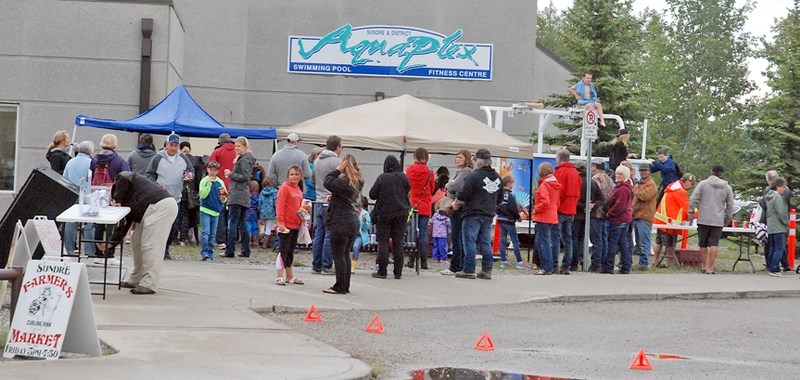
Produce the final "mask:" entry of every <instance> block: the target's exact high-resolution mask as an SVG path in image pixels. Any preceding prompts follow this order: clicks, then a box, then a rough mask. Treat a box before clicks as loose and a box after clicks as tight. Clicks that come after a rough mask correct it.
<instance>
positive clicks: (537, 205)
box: [533, 162, 561, 275]
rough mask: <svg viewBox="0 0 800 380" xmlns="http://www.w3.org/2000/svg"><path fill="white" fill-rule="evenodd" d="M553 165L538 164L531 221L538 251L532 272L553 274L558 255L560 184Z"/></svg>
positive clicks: (547, 163)
mask: <svg viewBox="0 0 800 380" xmlns="http://www.w3.org/2000/svg"><path fill="white" fill-rule="evenodd" d="M553 172H554V170H553V165H551V164H550V163H549V162H544V163H542V164H541V165H539V188H538V189H536V196H535V198H534V203H533V204H534V207H533V221H534V222H536V248H537V250H538V251H539V268H540V269H539V270H538V271H536V272H534V273H533V274H537V275H542V274H553V272H554V271H555V268H554V266H553V265H554V264H553V263H554V262H555V261H554V260H555V259H556V258H557V257H558V251H559V250H560V248H561V246H560V242H559V238H558V237H559V235H558V203H559V199H560V191H561V185H559V184H558V180H556V177H555V176H554V175H553Z"/></svg>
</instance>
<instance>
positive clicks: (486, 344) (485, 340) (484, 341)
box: [474, 331, 494, 351]
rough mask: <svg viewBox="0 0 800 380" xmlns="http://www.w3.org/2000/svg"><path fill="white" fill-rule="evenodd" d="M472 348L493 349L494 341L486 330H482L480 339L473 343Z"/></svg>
mask: <svg viewBox="0 0 800 380" xmlns="http://www.w3.org/2000/svg"><path fill="white" fill-rule="evenodd" d="M474 348H475V349H476V350H481V351H494V342H492V338H490V337H489V333H488V332H487V331H484V332H483V335H481V339H479V340H478V343H475V347H474Z"/></svg>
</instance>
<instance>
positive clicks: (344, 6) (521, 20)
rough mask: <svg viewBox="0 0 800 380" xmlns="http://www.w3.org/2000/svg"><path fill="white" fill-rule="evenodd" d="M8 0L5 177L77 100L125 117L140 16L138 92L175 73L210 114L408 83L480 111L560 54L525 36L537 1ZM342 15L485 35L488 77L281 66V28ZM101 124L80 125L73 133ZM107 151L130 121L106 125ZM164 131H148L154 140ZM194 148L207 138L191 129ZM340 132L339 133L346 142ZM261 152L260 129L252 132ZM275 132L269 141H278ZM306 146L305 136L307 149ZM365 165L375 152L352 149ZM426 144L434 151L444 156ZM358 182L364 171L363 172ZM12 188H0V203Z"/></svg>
mask: <svg viewBox="0 0 800 380" xmlns="http://www.w3.org/2000/svg"><path fill="white" fill-rule="evenodd" d="M149 3H151V2H147V1H141V2H138V3H136V2H133V3H128V2H116V1H58V0H7V1H4V2H3V3H2V5H0V8H1V9H0V35H3V36H11V37H10V38H2V39H0V72H3V73H5V74H4V75H2V76H0V102H8V103H12V104H19V105H20V111H19V118H20V127H19V138H18V145H19V147H18V150H19V154H18V156H17V173H18V176H17V177H18V178H17V181H16V184H17V188H18V187H19V186H20V185H21V184H22V183H23V182H24V178H26V177H27V174H28V173H29V172H30V171H31V170H32V169H33V168H35V167H37V166H41V165H47V162H46V160H45V159H44V151H45V147H46V146H47V144H48V142H49V141H50V139H51V138H52V135H53V133H54V132H55V131H57V130H60V129H67V130H70V131H71V130H72V127H73V121H74V118H75V116H77V115H78V114H88V115H92V116H97V117H103V118H111V119H128V118H131V117H133V116H135V115H136V114H137V113H138V91H139V86H138V84H139V61H140V46H141V29H140V19H141V18H145V17H146V18H152V19H154V25H155V27H154V29H155V30H154V33H153V56H152V61H153V73H152V90H151V103H152V104H155V103H156V102H158V101H159V100H160V99H162V98H163V97H164V96H165V95H166V94H167V93H168V92H169V91H171V90H172V89H173V88H174V87H175V86H176V85H177V84H179V83H184V84H186V86H187V88H188V89H189V91H190V92H191V94H192V96H193V97H194V98H195V100H197V102H198V103H199V104H200V105H201V106H202V107H204V108H205V109H206V111H207V112H208V113H209V114H211V115H212V116H213V117H215V118H216V119H217V120H219V121H220V122H222V123H223V124H226V125H230V126H232V127H236V126H246V127H263V126H276V127H280V126H288V125H292V124H295V123H299V122H301V121H304V120H307V119H310V118H313V117H316V116H319V115H322V114H324V113H327V112H330V111H334V110H336V109H339V108H342V107H349V106H353V105H357V104H362V103H365V102H369V101H374V96H375V93H376V92H383V93H385V96H386V97H393V96H398V95H402V94H410V95H413V96H416V97H419V98H422V99H425V100H428V101H431V102H434V103H436V104H439V105H442V106H445V107H448V108H451V109H453V110H456V111H459V112H462V113H465V114H467V115H471V116H473V117H475V118H476V119H478V120H481V121H485V116H484V114H483V112H482V111H481V110H480V109H479V107H480V106H482V105H501V106H504V105H510V104H512V103H514V102H519V101H534V100H539V99H543V98H545V97H546V96H547V95H548V94H550V93H552V92H555V91H559V92H560V91H563V90H564V88H565V87H566V86H565V85H564V80H566V79H567V78H568V77H569V73H568V71H567V69H566V68H564V67H563V66H561V65H559V64H558V63H555V62H553V61H552V59H551V58H549V57H547V56H545V55H543V54H541V53H540V52H539V51H538V50H537V48H536V45H535V35H536V10H537V8H536V7H537V5H536V4H537V2H536V1H530V0H508V1H504V2H503V3H502V6H500V5H497V6H491V5H488V4H487V3H486V2H484V1H478V0H458V1H456V0H446V1H436V2H431V1H423V0H409V1H404V2H391V1H375V0H304V1H283V0H225V1H221V0H173V3H174V6H169V5H164V4H163V3H164V2H163V1H157V2H152V3H162V4H149ZM345 23H350V24H352V25H353V26H363V25H404V26H412V27H416V28H422V29H427V30H431V31H434V32H439V33H442V34H450V33H452V32H453V31H455V30H456V29H459V28H460V29H463V31H464V35H463V37H461V41H464V42H474V43H491V44H493V45H494V59H493V64H494V66H493V80H492V81H487V82H482V81H461V80H438V79H397V78H377V77H346V76H325V75H308V74H289V73H287V67H286V66H287V54H288V36H289V35H307V36H314V35H317V36H322V35H324V34H327V33H328V32H330V31H331V30H334V29H336V28H338V27H340V26H342V25H343V24H345ZM533 127H534V121H533V120H532V118H530V119H527V118H512V119H506V123H505V132H506V133H509V134H511V135H513V136H515V137H518V138H520V139H522V140H527V139H528V138H529V136H530V133H531V132H532V130H533ZM104 133H105V132H104V131H103V130H99V129H93V128H81V129H80V130H78V136H77V138H76V139H75V140H77V141H80V140H84V139H92V140H93V141H96V142H97V141H99V139H100V137H101V136H102V135H103V134H104ZM117 135H118V137H119V140H120V144H119V149H118V150H119V151H120V153H121V154H123V155H125V154H127V152H129V151H130V150H131V149H132V148H134V147H135V135H133V134H128V133H117ZM162 141H163V138H161V140H157V143H156V144H157V145H158V144H160V143H161V142H162ZM192 143H193V146H194V152H193V153H195V154H199V155H202V154H208V153H210V151H211V149H212V148H213V145H214V144H215V143H216V141H212V140H208V139H205V140H202V139H192ZM345 144H346V142H345ZM252 145H253V148H254V151H255V154H256V157H257V158H258V159H259V162H261V163H262V164H263V165H267V161H268V159H269V157H270V156H271V152H272V142H254V143H253V144H252ZM280 145H282V143H281V144H280ZM309 148H310V147H307V146H306V147H304V149H305V150H308V149H309ZM355 153H356V155H357V156H358V158H359V159H360V160H361V161H362V162H363V163H364V167H365V168H366V171H367V173H366V175H367V178H368V179H370V178H374V177H375V176H376V175H377V173H378V172H379V171H380V167H381V164H382V162H383V157H385V155H386V153H385V152H361V151H356V152H355ZM451 163H452V157H437V158H434V159H433V161H432V164H433V165H439V164H448V165H449V164H451ZM370 182H371V181H370ZM10 199H11V194H3V195H0V210H2V209H4V208H5V206H6V205H7V204H8V203H9V202H10Z"/></svg>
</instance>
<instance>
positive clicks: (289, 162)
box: [267, 133, 311, 188]
mask: <svg viewBox="0 0 800 380" xmlns="http://www.w3.org/2000/svg"><path fill="white" fill-rule="evenodd" d="M299 147H300V136H298V135H297V133H290V134H289V137H288V138H287V139H286V145H284V146H283V149H281V150H279V151H277V152H275V154H273V155H272V159H270V160H269V166H267V178H269V183H271V184H272V186H274V187H275V188H279V187H280V186H281V184H283V183H284V182H286V180H287V176H288V174H289V168H291V167H292V166H298V167H300V168H302V169H303V178H311V167H310V166H309V164H308V157H307V156H306V154H305V153H303V151H301V150H300V149H299Z"/></svg>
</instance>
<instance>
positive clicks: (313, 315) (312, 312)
mask: <svg viewBox="0 0 800 380" xmlns="http://www.w3.org/2000/svg"><path fill="white" fill-rule="evenodd" d="M305 321H306V322H320V323H322V315H321V314H320V313H319V311H317V307H316V306H314V305H313V304H312V305H311V307H309V308H308V313H306V319H305Z"/></svg>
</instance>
